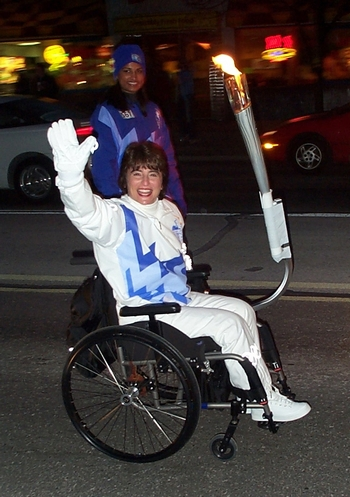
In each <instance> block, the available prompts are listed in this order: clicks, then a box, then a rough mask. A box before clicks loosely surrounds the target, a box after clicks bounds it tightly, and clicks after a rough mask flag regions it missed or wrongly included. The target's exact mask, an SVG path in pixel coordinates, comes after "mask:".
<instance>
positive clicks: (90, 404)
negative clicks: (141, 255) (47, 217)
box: [62, 251, 294, 463]
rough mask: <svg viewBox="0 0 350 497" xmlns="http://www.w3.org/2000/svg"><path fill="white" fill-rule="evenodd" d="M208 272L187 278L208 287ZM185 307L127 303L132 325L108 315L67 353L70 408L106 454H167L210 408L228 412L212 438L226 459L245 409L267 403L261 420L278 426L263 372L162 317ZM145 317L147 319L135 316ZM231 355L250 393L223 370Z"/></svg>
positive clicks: (274, 364)
mask: <svg viewBox="0 0 350 497" xmlns="http://www.w3.org/2000/svg"><path fill="white" fill-rule="evenodd" d="M89 257H92V258H91V259H89ZM71 262H72V263H73V264H81V263H86V262H88V263H89V262H93V255H92V254H89V253H87V252H79V251H75V252H73V259H72V260H71ZM209 274H210V267H209V266H205V265H202V266H198V267H195V268H194V270H193V271H190V272H188V281H189V284H190V285H191V284H192V286H193V285H194V286H195V287H196V289H201V290H202V291H204V292H209V291H210V288H209V285H208V281H207V280H208V276H209ZM199 286H200V288H198V287H199ZM259 304H261V302H259ZM180 310H181V307H180V306H179V305H178V304H176V303H164V304H149V305H146V306H142V307H123V308H122V309H121V311H120V314H121V315H122V316H132V317H135V323H134V324H132V325H123V326H120V325H116V324H115V322H113V318H112V323H111V317H110V316H108V319H109V322H110V323H111V324H112V325H111V326H107V327H104V328H101V329H98V330H96V331H94V332H92V333H90V334H88V335H87V336H86V337H84V338H82V339H81V340H80V341H79V342H78V343H77V345H76V346H75V347H74V349H73V350H72V351H71V353H70V354H69V357H68V359H67V361H66V364H65V367H64V370H63V374H62V395H63V401H64V405H65V408H66V411H67V414H68V416H69V417H70V419H71V421H72V423H73V425H74V427H75V428H76V429H77V431H78V432H79V433H80V434H81V435H82V436H83V438H84V439H85V440H86V441H88V442H89V443H90V444H91V445H92V446H94V447H95V448H97V449H98V450H100V451H102V452H103V453H105V454H106V455H108V456H111V457H114V458H116V459H121V460H125V461H128V462H138V463H144V462H153V461H156V460H160V459H163V458H166V457H169V456H171V455H172V454H174V453H175V452H177V451H178V450H180V449H181V448H182V447H183V446H184V445H185V444H186V443H187V442H188V440H189V439H190V438H191V436H192V434H193V432H194V431H195V428H196V426H197V423H198V419H199V415H200V411H201V410H205V409H229V410H230V414H231V419H230V421H229V423H228V426H227V428H226V430H225V431H224V432H222V433H218V434H216V435H215V436H214V437H213V438H212V440H211V441H210V449H211V451H212V454H213V455H214V456H215V457H216V458H218V459H220V460H224V461H225V460H228V459H231V458H233V457H235V455H236V452H237V444H236V441H235V440H234V438H233V435H234V433H235V431H236V429H237V427H238V424H239V420H240V415H241V414H245V413H250V412H251V409H257V408H258V409H263V410H264V418H265V421H263V422H259V423H258V425H259V426H260V427H263V428H267V429H268V430H269V431H270V432H272V433H276V432H277V430H278V427H279V425H278V424H277V423H275V422H274V420H273V414H272V413H271V411H270V409H269V405H268V401H267V398H266V393H265V391H264V388H263V386H262V384H261V381H260V378H259V376H258V374H257V372H256V369H255V368H254V367H253V366H252V364H251V363H250V361H249V360H248V359H247V358H243V357H241V356H239V355H237V354H222V353H221V351H220V348H219V347H218V346H217V345H216V344H215V343H214V342H213V341H212V340H211V339H209V338H201V339H190V338H188V337H187V336H186V335H184V334H183V333H181V332H180V331H178V330H177V329H175V328H173V327H171V326H169V325H166V324H165V323H162V322H161V321H159V320H157V315H159V314H167V313H174V312H180ZM145 315H148V317H149V320H148V321H146V322H145V321H143V322H138V321H137V317H138V316H145ZM258 329H259V334H260V339H261V349H262V355H263V358H264V360H265V362H266V363H267V365H268V367H269V369H270V371H271V372H272V374H273V375H274V376H275V377H276V381H275V384H276V385H277V386H278V388H279V389H280V391H281V393H282V394H284V395H286V396H288V397H291V398H294V394H293V393H292V392H291V390H290V388H289V386H288V384H287V379H286V376H285V374H284V372H283V368H282V364H281V360H280V357H279V353H278V350H277V347H276V344H275V342H274V339H273V335H272V332H271V330H270V328H269V327H268V325H267V324H266V323H262V322H258ZM225 359H232V360H236V361H238V362H239V364H240V365H241V367H242V368H243V369H244V370H245V372H246V374H247V377H248V380H249V383H250V387H251V388H250V390H249V391H248V392H249V394H248V395H249V397H247V391H243V390H239V389H234V388H232V387H231V385H230V384H229V379H228V373H227V370H226V368H225V367H224V368H222V367H221V369H220V364H221V366H222V365H223V364H224V362H223V361H224V360H225ZM218 371H219V373H218ZM215 377H216V382H215V381H214V378H215ZM218 385H220V387H221V388H220V391H218Z"/></svg>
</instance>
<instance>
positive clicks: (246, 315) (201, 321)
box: [120, 292, 271, 395]
mask: <svg viewBox="0 0 350 497" xmlns="http://www.w3.org/2000/svg"><path fill="white" fill-rule="evenodd" d="M189 297H190V298H191V302H190V303H189V304H188V305H186V306H182V307H181V312H179V313H177V314H162V315H159V316H157V319H159V320H160V321H163V322H165V323H168V324H170V325H172V326H174V327H175V328H177V329H178V330H179V331H182V332H183V333H185V335H187V336H189V337H190V338H197V337H204V336H207V337H210V338H211V339H212V340H214V342H216V343H217V344H218V345H219V346H220V347H221V350H222V353H224V354H227V353H234V354H238V355H241V356H244V357H248V359H249V360H250V361H251V362H252V363H253V364H254V366H255V367H256V369H257V372H258V375H259V377H260V380H261V382H262V384H263V386H264V388H265V391H266V393H267V395H269V392H270V391H271V376H270V373H269V371H268V369H267V367H266V364H265V363H264V361H263V359H262V358H261V353H260V342H259V334H258V330H257V325H256V315H255V311H254V309H253V308H252V307H251V306H250V305H249V304H247V303H246V302H245V301H244V300H241V299H237V298H233V297H225V296H223V295H206V294H203V293H197V292H191V293H190V294H189ZM134 320H135V318H134ZM120 322H121V324H127V322H129V323H130V320H125V319H124V318H121V319H120ZM225 362H226V367H227V369H228V372H229V375H230V381H231V383H232V385H233V386H235V387H238V388H241V389H243V390H249V388H250V386H249V382H248V378H247V376H246V374H245V372H244V370H243V368H242V366H241V365H240V364H239V363H238V362H237V361H235V360H230V359H229V360H226V361H225Z"/></svg>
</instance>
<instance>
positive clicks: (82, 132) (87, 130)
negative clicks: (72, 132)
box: [76, 126, 93, 138]
mask: <svg viewBox="0 0 350 497" xmlns="http://www.w3.org/2000/svg"><path fill="white" fill-rule="evenodd" d="M92 130H93V127H92V126H85V127H84V128H77V129H76V132H77V135H78V136H79V137H80V138H86V137H87V136H90V135H91V134H92Z"/></svg>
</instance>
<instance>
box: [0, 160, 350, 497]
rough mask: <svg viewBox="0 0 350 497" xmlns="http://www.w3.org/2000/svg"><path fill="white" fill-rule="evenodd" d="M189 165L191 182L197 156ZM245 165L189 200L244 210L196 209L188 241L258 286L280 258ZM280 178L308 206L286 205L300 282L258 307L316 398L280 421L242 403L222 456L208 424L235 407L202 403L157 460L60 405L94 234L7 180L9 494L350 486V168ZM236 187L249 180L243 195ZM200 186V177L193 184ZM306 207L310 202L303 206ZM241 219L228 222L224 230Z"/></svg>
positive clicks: (2, 458) (137, 494)
mask: <svg viewBox="0 0 350 497" xmlns="http://www.w3.org/2000/svg"><path fill="white" fill-rule="evenodd" d="M248 166H249V165H248ZM181 167H182V166H181ZM188 167H189V169H188V171H187V179H186V181H188V183H190V181H192V179H191V176H190V174H193V171H194V168H193V164H192V169H190V164H189V165H188ZM196 167H197V170H196V172H195V177H197V178H200V177H202V176H204V173H205V174H209V172H208V170H209V171H210V170H211V171H212V167H209V169H206V168H207V167H208V166H206V165H203V163H201V164H197V165H196ZM220 167H225V169H222V170H220V169H219V168H220ZM244 167H245V166H244V163H243V162H242V163H241V164H239V165H238V166H237V168H236V170H235V174H230V171H231V169H230V168H232V164H230V163H226V165H225V166H223V164H222V163H217V164H216V169H215V170H216V172H217V173H218V171H219V170H220V173H218V178H221V179H222V176H225V175H226V176H225V181H224V182H222V181H221V180H220V182H219V183H220V184H221V185H222V184H224V185H225V189H222V190H216V188H214V185H213V183H211V186H212V188H211V190H213V191H214V190H215V192H216V194H215V196H213V197H212V202H213V203H211V204H209V202H208V203H203V202H204V201H206V199H207V195H208V193H209V192H210V189H207V190H206V191H205V195H204V196H202V197H200V198H199V199H197V200H196V202H197V203H196V204H193V209H196V210H197V212H198V213H200V212H205V210H206V209H215V208H216V209H217V213H220V212H221V213H222V212H229V213H230V214H234V213H236V212H241V215H239V216H237V217H235V216H234V215H233V216H232V217H229V218H227V217H226V216H218V217H216V216H189V236H190V237H191V240H192V243H193V247H192V248H193V249H194V250H196V251H197V253H199V254H201V255H200V257H202V258H203V261H206V262H210V263H211V264H212V266H213V268H215V269H214V271H213V278H215V280H216V281H219V280H220V279H230V280H239V281H241V282H242V283H243V282H244V280H246V281H247V284H248V287H249V288H254V283H255V282H256V280H258V282H259V288H260V287H261V285H262V284H263V285H266V284H267V283H268V279H269V278H271V272H270V269H269V268H270V266H269V265H268V264H267V263H266V261H265V257H263V258H262V260H260V258H261V257H262V253H265V250H266V241H265V242H264V240H263V235H262V231H261V229H262V226H263V225H262V220H261V218H258V217H256V216H254V215H253V216H250V215H249V213H251V212H252V211H253V213H254V212H255V213H256V212H258V211H259V212H260V208H259V205H258V203H256V204H255V205H253V206H252V204H251V199H255V201H256V195H257V192H256V186H255V183H254V178H253V177H252V176H249V175H248V176H246V175H245V173H244ZM191 171H192V173H191ZM207 172H208V173H207ZM238 172H239V174H237V173H238ZM249 174H250V173H249ZM272 181H273V182H274V184H273V188H274V192H275V193H276V192H277V194H278V193H279V192H282V193H283V194H284V195H285V201H286V203H287V206H288V209H289V212H292V213H293V214H296V215H297V214H298V213H301V214H303V215H302V216H300V217H298V216H296V217H293V216H292V217H291V219H290V225H291V226H290V227H291V231H292V238H293V240H294V249H295V250H294V254H295V257H296V272H295V279H294V280H293V284H299V286H298V287H296V290H293V287H292V291H291V292H290V293H289V294H288V295H286V296H284V297H282V298H281V299H280V300H279V301H278V302H277V303H275V304H274V305H272V306H270V307H268V308H266V309H263V310H262V311H260V312H259V316H260V318H261V319H266V320H268V321H269V323H270V325H271V327H272V330H273V332H274V335H275V339H276V342H277V344H278V347H279V350H280V353H281V357H282V361H283V364H284V369H285V371H286V373H287V375H288V379H289V383H290V386H291V387H292V389H293V390H294V391H295V393H296V394H297V399H299V400H303V399H307V400H308V401H309V402H310V403H311V405H312V411H311V413H310V414H309V415H308V416H307V417H306V418H305V419H303V420H300V421H296V422H294V423H288V424H285V425H284V426H282V427H281V428H280V430H279V431H278V433H277V434H275V435H272V434H270V433H269V432H266V431H264V430H260V429H258V428H257V426H256V425H255V423H254V422H252V421H251V420H250V418H249V416H245V417H243V418H242V420H241V422H240V425H239V427H238V430H237V433H236V435H235V439H236V442H237V444H238V453H237V457H236V458H235V459H233V460H231V461H229V462H226V463H223V462H221V461H218V460H217V459H215V458H214V457H213V455H212V454H211V452H210V450H209V447H208V445H209V441H210V439H211V438H212V436H213V435H215V434H216V433H219V432H222V431H224V430H225V428H226V425H227V423H228V421H229V413H228V412H226V411H210V412H209V411H204V412H203V413H202V415H201V418H200V422H199V426H198V428H197V430H196V432H195V434H194V436H193V437H192V438H191V440H190V441H189V442H188V443H187V444H186V446H185V447H184V448H183V449H182V450H181V451H180V452H178V453H177V454H175V455H174V456H172V457H171V458H169V459H166V460H163V461H159V462H156V463H152V464H148V465H134V464H130V463H124V462H120V461H117V460H114V459H111V458H108V457H107V456H104V455H103V454H101V453H100V452H98V451H97V450H96V449H93V448H91V447H90V446H89V445H88V444H87V442H85V441H84V440H83V439H82V438H81V437H80V436H79V435H78V433H77V432H76V431H75V429H74V427H73V426H72V425H71V423H70V421H69V419H68V417H67V415H66V412H65V410H64V407H63V403H62V400H61V392H60V378H61V373H62V369H63V365H64V362H65V360H66V356H67V352H66V345H65V340H64V337H65V329H66V326H67V323H68V309H69V302H70V299H71V297H72V293H73V291H74V288H75V287H76V286H75V285H77V284H78V282H79V281H81V280H82V278H83V277H84V274H85V275H88V274H90V273H91V269H92V268H91V267H88V268H82V267H80V268H72V267H70V266H69V264H68V260H69V256H70V251H71V250H72V249H74V248H85V246H83V242H84V241H83V240H82V238H81V236H80V235H79V234H78V233H77V232H76V231H75V230H73V228H72V227H71V226H70V225H69V223H68V221H67V220H66V219H65V216H64V215H62V214H59V213H57V211H60V210H62V207H61V205H60V202H59V201H57V200H56V201H55V202H51V203H49V204H47V205H45V206H42V208H41V209H39V210H36V211H33V210H32V208H31V207H30V206H28V205H26V204H23V203H22V202H20V201H18V199H17V197H15V196H14V194H11V193H8V192H7V193H6V192H0V194H1V195H2V197H1V200H0V208H1V209H2V215H0V233H1V240H2V245H1V249H0V273H1V275H0V276H1V281H0V283H1V284H0V309H1V320H0V342H1V349H2V354H1V379H2V389H1V391H2V397H1V408H0V416H1V423H0V443H1V448H2V450H1V452H0V467H1V470H0V495H1V496H4V497H47V496H48V495H50V496H51V495H52V496H54V497H68V496H73V495H74V497H96V495H99V496H103V497H109V496H111V497H112V496H113V497H115V496H117V497H118V496H126V497H156V496H159V495H167V496H168V497H193V496H196V497H197V496H198V497H207V496H211V495H215V496H219V497H225V496H232V495H235V494H237V495H240V496H242V497H253V496H254V497H266V496H271V497H301V496H308V497H316V496H317V497H333V496H334V497H342V496H343V497H348V496H349V495H350V493H349V489H348V487H349V468H350V465H349V442H350V434H349V428H348V419H349V415H350V407H349V401H348V398H349V395H348V384H349V379H348V378H349V373H348V371H349V367H350V356H349V351H350V340H349V333H348V324H349V303H350V296H349V295H350V293H349V278H350V276H349V275H348V264H347V261H348V253H349V247H348V245H349V236H348V233H349V232H350V230H349V226H348V224H349V222H350V221H349V217H348V215H347V213H348V212H349V207H348V204H349V200H348V186H347V181H348V180H347V178H346V176H345V175H343V176H341V175H338V176H334V177H332V175H328V176H324V177H317V178H315V179H313V180H312V181H311V180H309V179H305V180H304V179H303V178H301V177H295V176H294V175H289V176H288V175H287V176H285V175H281V174H279V175H276V176H274V175H273V176H272ZM303 182H304V183H303ZM308 182H309V183H308ZM303 184H304V186H305V184H306V186H307V187H306V188H303ZM308 185H309V186H308ZM233 187H235V190H236V191H237V190H239V193H237V196H236V197H235V199H234V201H233V200H232V192H231V188H233ZM226 188H227V194H225V195H227V197H226V200H225V201H224V202H222V199H223V198H224V193H223V192H224V190H226ZM194 189H195V184H194V186H193V188H192V193H193V191H194ZM201 190H202V189H201ZM193 202H194V201H193ZM228 202H230V203H228ZM210 205H211V207H210ZM213 205H215V207H213ZM228 208H229V209H230V210H229V211H226V209H228ZM51 210H52V211H54V212H55V211H56V213H54V214H50V211H51ZM6 211H7V213H6ZM14 211H16V212H14ZM307 212H309V213H311V214H309V215H306V216H304V214H305V213H307ZM214 213H215V210H214ZM315 213H318V216H315ZM322 213H328V215H327V216H323V215H322ZM332 213H334V216H333V217H332ZM337 214H340V217H338V216H337ZM232 219H233V221H234V222H232V230H229V231H225V233H226V235H225V236H224V237H223V238H220V237H218V236H217V234H218V233H220V230H221V229H224V230H225V226H226V223H227V222H228V221H229V222H231V221H232ZM230 220H231V221H230ZM267 256H268V254H267ZM267 258H268V257H267ZM30 275H33V276H30ZM28 276H29V278H28ZM58 276H59V284H58V283H57V281H58ZM7 278H8V279H7ZM56 278H57V279H56ZM33 279H34V280H35V281H34V284H33ZM267 286H268V285H267Z"/></svg>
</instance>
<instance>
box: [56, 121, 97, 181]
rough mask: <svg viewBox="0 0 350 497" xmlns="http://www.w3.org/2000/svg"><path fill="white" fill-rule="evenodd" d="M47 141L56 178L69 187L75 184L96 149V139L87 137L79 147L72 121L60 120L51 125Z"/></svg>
mask: <svg viewBox="0 0 350 497" xmlns="http://www.w3.org/2000/svg"><path fill="white" fill-rule="evenodd" d="M47 139H48V140H49V143H50V145H51V147H52V154H53V162H54V166H55V169H56V171H57V172H58V177H59V178H60V180H61V181H62V182H63V183H65V184H67V185H69V186H73V185H75V184H77V183H78V182H79V181H80V179H81V177H82V175H83V171H84V169H85V166H86V163H87V161H88V159H89V156H90V154H91V153H93V152H94V151H95V150H96V149H97V147H98V143H97V140H96V138H95V137H94V136H89V137H88V138H86V139H85V140H84V141H83V143H81V144H80V145H79V142H78V138H77V134H76V132H75V129H74V125H73V121H72V120H71V119H65V120H63V119H61V120H59V121H58V122H54V123H52V125H51V127H50V128H49V130H48V132H47Z"/></svg>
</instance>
